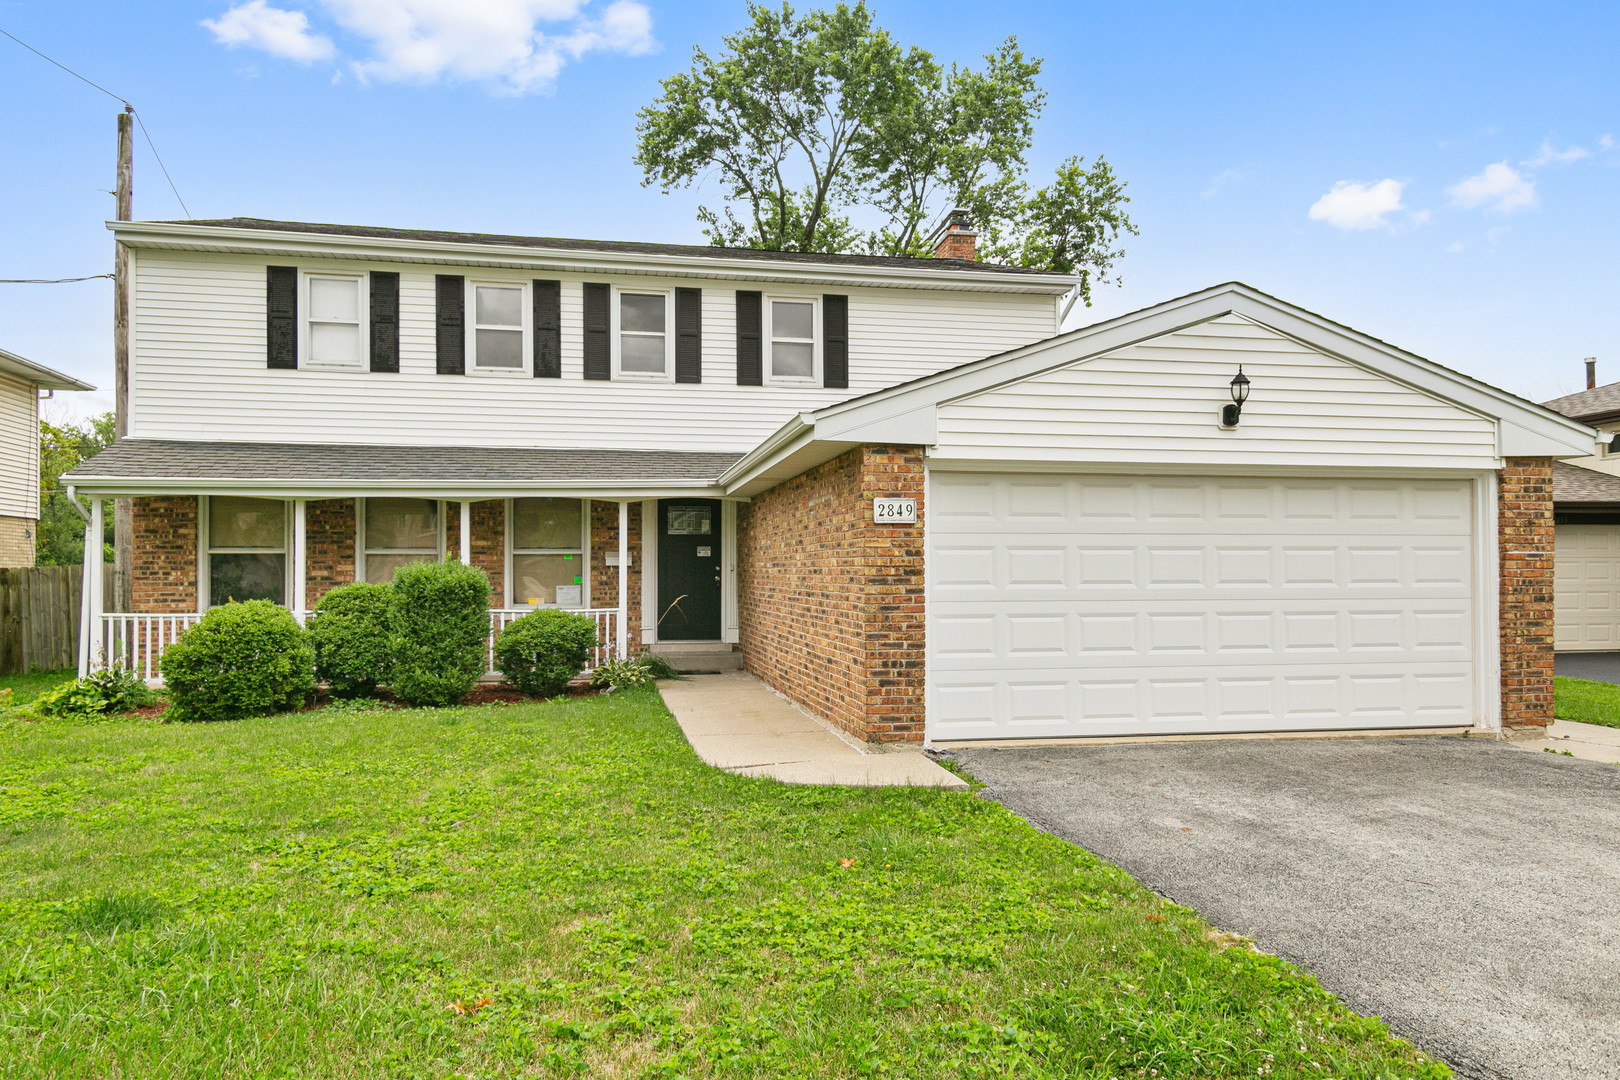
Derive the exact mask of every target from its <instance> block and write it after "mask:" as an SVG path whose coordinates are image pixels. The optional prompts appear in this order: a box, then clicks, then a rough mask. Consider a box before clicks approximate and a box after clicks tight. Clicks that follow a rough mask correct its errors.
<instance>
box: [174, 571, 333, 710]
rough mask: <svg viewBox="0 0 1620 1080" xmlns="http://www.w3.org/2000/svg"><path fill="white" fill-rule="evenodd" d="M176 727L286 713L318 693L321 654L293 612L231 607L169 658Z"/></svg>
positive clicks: (265, 604)
mask: <svg viewBox="0 0 1620 1080" xmlns="http://www.w3.org/2000/svg"><path fill="white" fill-rule="evenodd" d="M162 669H163V682H164V686H165V688H166V689H167V690H168V693H169V698H170V700H171V701H173V702H174V704H173V706H172V707H171V708H170V710H169V717H170V718H171V719H174V720H237V719H240V718H241V717H244V716H260V715H264V714H266V713H275V712H284V711H286V710H288V709H293V708H297V707H298V706H300V705H302V704H304V703H305V702H307V701H308V700H309V699H310V697H311V696H312V695H313V694H314V693H315V651H314V650H313V649H311V648H310V645H309V637H308V635H306V634H305V633H304V628H303V627H301V626H299V625H298V620H297V619H294V618H293V616H292V612H290V611H288V610H286V609H285V608H281V607H277V606H276V605H275V604H272V603H270V601H268V600H248V601H246V602H245V603H230V604H223V605H221V606H220V607H217V608H215V609H214V610H212V611H210V612H209V613H208V614H206V615H204V616H203V617H202V620H201V621H200V622H198V623H197V625H196V626H193V627H192V628H191V629H190V630H187V631H186V632H185V633H184V634H183V635H181V637H180V640H179V641H177V642H175V643H174V644H173V645H171V646H169V648H168V651H167V652H165V653H164V654H163V661H162Z"/></svg>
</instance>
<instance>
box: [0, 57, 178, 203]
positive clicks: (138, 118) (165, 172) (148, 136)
mask: <svg viewBox="0 0 1620 1080" xmlns="http://www.w3.org/2000/svg"><path fill="white" fill-rule="evenodd" d="M0 34H5V35H6V37H8V38H10V39H11V40H12V41H15V42H16V43H17V44H19V45H21V46H22V47H23V48H25V49H27V50H28V51H29V52H31V53H33V54H34V55H35V56H37V57H39V58H40V59H41V60H44V61H45V62H46V63H48V64H54V65H55V66H57V67H59V68H61V69H62V70H63V71H65V72H67V73H68V74H69V75H71V76H73V77H74V78H75V79H78V80H79V81H80V82H82V83H84V84H85V85H86V86H93V87H95V88H96V89H97V90H100V91H101V92H102V93H103V94H106V95H107V96H108V97H110V98H112V99H113V100H114V101H118V102H122V103H123V105H124V107H125V108H126V109H128V110H129V111H130V113H131V114H132V115H133V116H134V117H135V122H136V123H137V124H139V125H141V134H142V135H145V136H146V145H147V146H149V147H151V148H152V157H153V158H154V159H155V160H156V161H157V163H158V168H159V169H162V170H163V179H165V180H167V181H168V182H169V190H170V191H172V192H174V199H175V201H176V202H178V203H179V204H180V209H181V210H183V211H185V215H186V217H188V218H189V217H191V211H190V210H189V209H187V208H186V200H184V199H182V198H181V197H180V189H179V188H177V187H175V186H174V178H173V177H171V176H170V175H169V169H168V166H166V165H164V164H163V158H162V156H161V155H159V154H158V151H157V144H156V143H154V142H153V141H152V134H151V132H149V131H147V130H146V121H145V120H142V119H141V114H140V112H139V111H138V110H137V109H136V108H135V106H134V105H132V104H130V101H129V99H128V98H124V97H120V96H118V95H117V94H115V93H113V92H112V91H111V90H109V89H107V88H106V87H105V86H102V85H100V84H99V83H93V82H91V81H90V80H89V79H87V78H85V77H84V76H83V75H80V74H79V73H78V72H77V71H74V70H73V69H72V68H70V67H68V66H67V65H66V64H61V63H57V62H56V61H55V60H52V59H51V58H50V57H48V56H46V55H45V54H44V53H42V52H40V51H39V50H38V49H36V48H34V47H33V46H32V45H30V44H28V42H26V41H24V40H23V39H22V38H20V37H17V36H16V35H15V34H11V33H7V32H6V31H4V30H0Z"/></svg>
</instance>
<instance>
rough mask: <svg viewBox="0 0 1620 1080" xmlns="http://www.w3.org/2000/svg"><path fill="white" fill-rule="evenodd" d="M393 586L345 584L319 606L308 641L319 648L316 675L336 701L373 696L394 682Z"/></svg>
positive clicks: (316, 655) (311, 623) (327, 596)
mask: <svg viewBox="0 0 1620 1080" xmlns="http://www.w3.org/2000/svg"><path fill="white" fill-rule="evenodd" d="M393 603H394V587H393V586H392V585H368V584H366V583H365V582H363V581H360V582H356V583H355V584H353V585H342V586H339V587H338V588H336V589H333V590H332V591H331V592H328V593H327V594H326V595H325V596H323V597H321V602H320V603H319V604H316V605H315V610H316V612H318V615H317V616H316V617H315V618H313V619H311V620H310V622H309V642H310V645H312V646H313V647H314V649H315V677H316V678H317V679H319V680H320V681H322V682H324V683H326V684H327V686H329V687H331V689H332V696H333V697H370V696H371V695H372V694H373V693H375V692H376V689H377V684H379V683H386V682H388V680H389V676H390V674H391V669H392V668H393V662H394V652H393V644H392V641H391V640H390V635H389V628H388V623H389V617H390V616H389V612H390V610H391V609H392V607H393Z"/></svg>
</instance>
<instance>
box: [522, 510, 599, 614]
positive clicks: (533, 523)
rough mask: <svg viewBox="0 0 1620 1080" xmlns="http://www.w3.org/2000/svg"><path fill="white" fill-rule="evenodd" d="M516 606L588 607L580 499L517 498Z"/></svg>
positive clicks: (583, 527)
mask: <svg viewBox="0 0 1620 1080" xmlns="http://www.w3.org/2000/svg"><path fill="white" fill-rule="evenodd" d="M510 520H511V522H512V573H511V576H510V577H509V578H508V580H509V581H511V583H512V585H511V588H512V605H513V606H514V607H521V606H532V605H540V604H556V605H560V606H562V607H582V606H583V605H584V603H585V504H584V503H583V502H582V501H580V500H579V499H513V500H512V511H511V515H510Z"/></svg>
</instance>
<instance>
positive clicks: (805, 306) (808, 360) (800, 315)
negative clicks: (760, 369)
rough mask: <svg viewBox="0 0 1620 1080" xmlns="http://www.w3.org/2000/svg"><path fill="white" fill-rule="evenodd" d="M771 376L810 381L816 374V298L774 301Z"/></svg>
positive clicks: (789, 380) (793, 380) (771, 306)
mask: <svg viewBox="0 0 1620 1080" xmlns="http://www.w3.org/2000/svg"><path fill="white" fill-rule="evenodd" d="M770 322H771V326H770V334H771V376H770V377H771V379H772V380H773V381H785V382H810V381H813V380H814V379H815V377H816V305H815V301H813V300H772V301H771V303H770Z"/></svg>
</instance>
